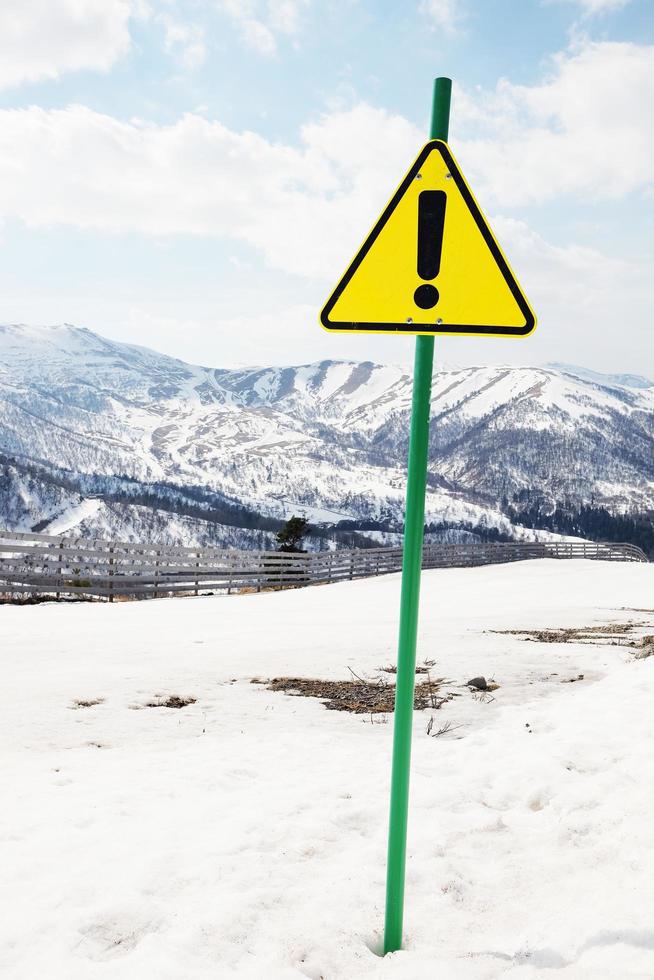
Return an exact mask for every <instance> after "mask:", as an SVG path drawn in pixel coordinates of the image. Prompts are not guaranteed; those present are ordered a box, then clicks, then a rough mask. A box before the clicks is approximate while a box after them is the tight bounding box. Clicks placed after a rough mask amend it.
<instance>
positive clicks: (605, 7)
mask: <svg viewBox="0 0 654 980" xmlns="http://www.w3.org/2000/svg"><path fill="white" fill-rule="evenodd" d="M549 2H550V3H551V2H552V0H549ZM557 2H558V3H563V2H566V3H574V4H577V6H579V7H581V8H582V11H583V13H584V14H585V15H586V16H587V17H592V16H593V15H594V14H605V13H608V12H609V11H611V10H621V9H622V8H623V7H626V6H627V4H628V3H631V0H557Z"/></svg>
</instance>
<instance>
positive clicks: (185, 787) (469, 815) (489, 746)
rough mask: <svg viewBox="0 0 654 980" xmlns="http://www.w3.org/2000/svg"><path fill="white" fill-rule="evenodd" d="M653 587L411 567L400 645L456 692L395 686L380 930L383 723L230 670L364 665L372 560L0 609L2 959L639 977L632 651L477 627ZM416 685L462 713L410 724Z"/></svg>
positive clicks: (580, 565)
mask: <svg viewBox="0 0 654 980" xmlns="http://www.w3.org/2000/svg"><path fill="white" fill-rule="evenodd" d="M653 590H654V566H651V565H649V566H648V565H627V564H608V563H593V562H581V561H579V562H577V561H570V562H555V561H538V562H527V563H521V564H514V565H505V566H495V567H487V568H478V569H455V570H452V569H448V570H437V571H430V572H427V573H425V575H424V579H423V597H422V598H423V601H422V610H423V616H422V628H421V636H420V646H419V654H418V661H419V662H420V661H422V660H424V659H430V660H435V661H436V665H435V666H434V667H433V669H432V675H433V676H445V677H447V678H448V679H449V680H450V681H451V685H450V687H451V690H453V691H455V692H457V693H459V694H460V695H461V696H460V697H456V698H455V699H454V700H453V701H452V702H450V703H449V704H447V705H445V706H444V707H443V708H441V709H440V711H438V712H435V713H434V712H431V711H429V710H428V711H426V712H416V714H415V734H414V758H413V770H412V771H413V775H412V795H411V815H410V837H409V857H408V873H407V896H406V917H405V931H406V942H405V949H404V950H403V951H401V952H399V953H396V954H394V955H392V956H389V957H386V958H383V959H382V958H380V957H379V956H378V955H377V952H378V950H379V947H380V940H381V931H382V926H383V903H384V875H385V848H386V831H387V806H388V785H389V764H390V746H391V736H392V724H390V723H389V724H377V723H375V724H371V723H370V718H369V717H366V716H360V715H350V714H345V713H341V712H335V711H328V710H326V709H325V708H324V707H323V706H322V705H321V704H320V702H318V701H316V700H313V699H304V698H299V697H290V696H287V695H285V694H282V693H273V692H270V691H268V690H267V689H266V688H265V687H263V686H262V685H259V684H251V683H250V681H251V679H252V678H253V677H258V678H269V677H274V676H280V675H300V676H309V677H310V676H314V677H322V678H343V679H346V678H347V677H348V676H349V674H348V667H350V668H352V670H354V671H356V672H357V673H358V674H362V673H366V674H368V675H375V674H376V673H377V672H378V670H377V669H378V668H379V667H382V666H385V665H386V664H388V663H389V662H391V661H393V660H394V659H395V658H394V651H395V635H396V626H397V610H398V599H399V577H398V576H396V575H393V576H389V577H387V578H383V579H377V580H368V581H360V582H354V583H345V584H342V585H332V586H325V587H317V588H313V589H305V590H298V591H293V592H285V593H282V594H264V595H247V596H232V597H215V598H211V597H208V598H197V599H196V598H189V599H162V600H156V601H150V602H144V603H124V604H114V605H111V606H110V605H95V604H83V605H72V604H67V605H63V604H62V605H56V604H48V605H42V606H34V607H6V606H5V607H2V608H0V643H1V650H2V677H3V699H2V711H1V712H0V741H1V743H2V746H3V749H2V755H3V774H4V775H3V784H4V793H3V797H4V800H3V805H2V807H1V808H0V840H1V841H2V848H1V852H0V853H1V854H2V894H3V909H2V916H1V923H2V925H1V927H0V976H2V977H3V978H5V977H6V978H8V980H34V978H36V977H39V978H43V980H96V978H110V980H124V978H129V980H155V978H156V980H210V978H211V980H222V978H229V977H238V978H244V980H292V978H300V980H301V978H303V977H309V978H312V980H318V978H323V980H359V978H361V980H368V978H379V980H387V978H388V980H399V978H401V980H434V978H437V980H459V978H461V980H490V978H495V977H502V978H510V980H532V978H535V977H550V976H552V977H557V978H559V977H560V978H561V980H563V978H565V980H570V978H579V980H582V978H588V980H627V978H628V980H632V978H643V980H644V978H648V980H651V978H652V977H654V926H653V925H652V919H653V913H654V859H653V857H652V854H653V844H654V830H653V829H652V826H653V822H654V820H653V815H652V810H653V808H654V807H653V804H654V753H653V751H652V744H653V736H654V711H653V707H652V706H653V704H654V658H651V659H645V660H636V659H635V658H634V651H633V649H632V648H630V647H628V646H627V645H626V643H625V641H624V640H623V641H622V643H616V645H607V644H604V645H601V644H600V643H588V642H586V643H565V644H564V643H542V642H532V641H526V640H525V639H524V638H522V637H520V636H513V635H505V634H502V633H494V632H487V631H490V630H509V629H530V628H558V627H586V626H591V625H599V624H603V623H626V622H629V621H633V622H634V623H637V624H639V625H638V626H636V627H635V628H634V631H633V636H634V637H639V636H642V635H645V634H648V633H649V634H652V633H654V608H653V607H654V601H653V597H654V591H653ZM479 674H483V675H485V676H486V677H487V678H490V677H494V678H495V680H496V681H497V683H498V684H500V687H499V688H498V690H496V691H495V692H494V697H495V700H494V701H491V702H490V703H483V702H482V701H481V700H476V699H474V698H473V696H472V694H471V693H470V692H469V690H468V689H467V688H466V687H465V682H466V681H467V680H468V679H469V678H470V677H472V676H474V675H479ZM580 674H583V675H584V679H583V680H579V681H577V682H576V683H565V682H566V681H568V680H570V679H571V678H577V677H578V675H580ZM157 695H180V696H184V695H188V696H193V697H195V698H197V701H196V703H195V704H192V705H189V706H188V707H186V708H182V709H180V710H176V709H172V708H148V707H144V705H145V704H146V702H148V701H150V700H152V699H153V698H155V697H156V696H157ZM100 698H101V699H103V700H102V702H101V703H100V704H97V705H95V706H91V707H75V706H74V705H75V702H76V700H95V699H100ZM432 714H435V723H434V727H435V728H437V727H440V726H441V725H443V724H444V723H445V722H447V721H451V722H452V723H453V724H454V725H461V726H462V727H461V728H458V729H456V730H455V731H454V733H453V734H451V735H450V736H443V737H439V738H432V737H429V736H428V735H427V732H426V728H427V723H428V721H429V718H430V716H431V715H432ZM377 720H379V716H377Z"/></svg>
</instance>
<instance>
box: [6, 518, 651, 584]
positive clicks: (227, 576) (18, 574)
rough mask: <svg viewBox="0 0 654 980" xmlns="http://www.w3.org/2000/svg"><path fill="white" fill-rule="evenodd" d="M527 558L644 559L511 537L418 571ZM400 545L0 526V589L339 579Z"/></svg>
mask: <svg viewBox="0 0 654 980" xmlns="http://www.w3.org/2000/svg"><path fill="white" fill-rule="evenodd" d="M528 558H591V559H595V560H603V561H645V562H646V561H647V557H646V555H645V553H644V552H643V551H641V549H640V548H637V547H636V546H635V545H631V544H604V543H591V542H511V543H509V544H503V543H494V544H431V545H426V546H425V549H424V554H423V567H424V568H461V567H468V566H472V565H488V564H495V563H499V562H508V561H523V560H525V559H528ZM401 565H402V549H401V548H374V549H355V550H342V551H323V552H317V553H311V554H281V553H279V552H275V551H236V550H221V549H216V548H181V547H169V546H158V545H154V544H127V543H124V542H118V541H104V540H101V539H82V538H65V537H54V536H52V535H48V534H36V533H19V532H14V531H1V530H0V594H1V595H5V596H20V595H24V594H30V595H45V596H50V595H51V596H53V597H55V598H59V597H61V596H67V597H68V596H92V597H96V598H102V599H109V601H110V602H111V601H113V599H114V598H118V597H120V598H123V597H131V598H134V599H146V598H157V597H162V596H165V595H170V594H172V595H182V594H186V593H190V594H194V595H201V594H205V595H206V594H207V593H216V592H227V593H231V592H234V591H243V590H253V591H257V592H260V591H261V590H262V589H283V588H288V587H291V586H295V587H297V586H304V585H314V584H319V583H328V582H340V581H344V580H346V579H356V578H366V577H369V576H373V575H384V574H387V573H388V572H396V571H398V570H399V569H400V568H401Z"/></svg>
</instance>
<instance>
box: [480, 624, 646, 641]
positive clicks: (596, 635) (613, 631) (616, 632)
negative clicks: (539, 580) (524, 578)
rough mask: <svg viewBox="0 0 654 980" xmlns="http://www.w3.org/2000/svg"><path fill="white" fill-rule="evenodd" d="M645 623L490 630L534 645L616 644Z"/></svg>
mask: <svg viewBox="0 0 654 980" xmlns="http://www.w3.org/2000/svg"><path fill="white" fill-rule="evenodd" d="M646 625H647V624H646V623H607V624H606V625H603V626H571V627H562V628H560V629H526V630H491V631H490V632H491V633H498V634H500V635H501V636H520V637H522V639H524V640H528V641H532V642H535V643H596V644H601V643H609V644H611V643H617V642H619V640H620V639H622V638H623V637H625V636H628V635H629V633H631V632H632V631H633V630H634V629H636V628H638V627H640V626H646Z"/></svg>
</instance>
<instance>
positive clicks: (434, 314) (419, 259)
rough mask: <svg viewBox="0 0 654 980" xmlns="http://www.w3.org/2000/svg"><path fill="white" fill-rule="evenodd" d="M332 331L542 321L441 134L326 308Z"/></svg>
mask: <svg viewBox="0 0 654 980" xmlns="http://www.w3.org/2000/svg"><path fill="white" fill-rule="evenodd" d="M320 321H321V323H322V325H323V327H325V328H326V329H327V330H337V331H348V332H350V331H352V332H358V333H368V332H383V333H387V332H399V333H422V334H441V333H442V334H452V333H454V334H472V335H491V336H493V335H494V336H514V337H524V336H526V335H527V334H529V333H531V331H532V330H533V329H534V327H535V326H536V317H535V316H534V312H533V310H532V309H531V307H530V306H529V303H528V302H527V298H526V297H525V294H524V293H523V291H522V289H521V288H520V285H519V283H518V281H517V279H516V277H515V276H514V274H513V272H512V271H511V268H510V266H509V263H508V262H507V260H506V258H505V256H504V254H503V252H502V250H501V248H500V246H499V245H498V243H497V241H496V240H495V237H494V235H493V233H492V231H491V230H490V227H489V225H488V222H487V221H486V219H485V217H484V216H483V214H482V213H481V210H480V208H479V205H478V204H477V202H476V201H475V199H474V197H473V195H472V192H471V191H470V188H469V187H468V185H467V183H466V181H465V178H464V177H463V174H462V173H461V171H460V169H459V167H458V165H457V163H456V161H455V159H454V157H453V156H452V153H451V151H450V148H449V147H448V145H447V143H444V142H443V141H441V140H431V142H429V143H427V144H426V146H424V147H423V149H422V151H421V152H420V154H419V156H418V158H417V159H416V161H415V163H414V164H413V166H412V167H411V169H410V170H409V172H408V174H407V175H406V177H405V178H404V180H403V181H402V183H401V184H400V186H399V187H398V189H397V191H396V192H395V194H394V195H393V197H392V198H391V200H390V201H389V203H388V205H387V206H386V209H385V210H384V212H383V214H382V215H381V217H380V218H379V220H378V221H377V224H376V225H375V227H374V228H373V229H372V231H371V232H370V234H369V235H368V238H367V239H366V241H365V242H364V244H363V245H362V246H361V248H360V250H359V252H358V253H357V255H356V257H355V258H354V260H353V261H352V263H351V265H350V267H349V269H348V270H347V272H346V273H345V275H344V276H343V278H342V279H341V281H340V282H339V284H338V286H337V287H336V289H335V290H334V292H333V293H332V295H331V296H330V298H329V300H328V302H327V304H326V305H325V308H324V309H323V311H322V313H321V314H320Z"/></svg>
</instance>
